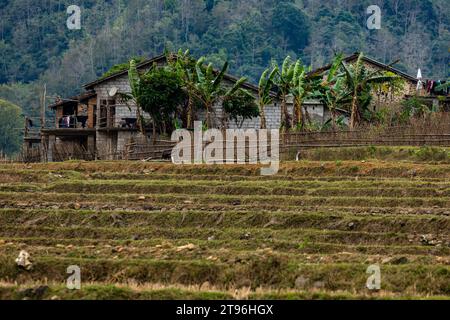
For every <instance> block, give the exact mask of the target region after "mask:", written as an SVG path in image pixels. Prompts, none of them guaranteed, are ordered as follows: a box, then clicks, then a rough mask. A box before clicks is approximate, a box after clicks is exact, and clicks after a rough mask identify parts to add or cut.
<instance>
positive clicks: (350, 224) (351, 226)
mask: <svg viewBox="0 0 450 320" xmlns="http://www.w3.org/2000/svg"><path fill="white" fill-rule="evenodd" d="M347 227H348V228H349V229H350V230H354V229H355V227H356V224H355V223H354V222H350V223H349V224H348V225H347Z"/></svg>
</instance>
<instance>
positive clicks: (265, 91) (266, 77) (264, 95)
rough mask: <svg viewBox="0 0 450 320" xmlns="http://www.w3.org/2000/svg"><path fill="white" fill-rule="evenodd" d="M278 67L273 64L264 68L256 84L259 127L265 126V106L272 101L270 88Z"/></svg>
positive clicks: (263, 127)
mask: <svg viewBox="0 0 450 320" xmlns="http://www.w3.org/2000/svg"><path fill="white" fill-rule="evenodd" d="M278 71H279V70H278V67H277V66H274V67H273V68H272V70H271V69H266V70H265V71H264V72H263V74H262V75H261V79H260V80H259V86H258V98H259V99H258V104H259V113H260V119H261V129H266V128H267V123H266V114H265V110H264V108H265V106H267V105H270V104H271V103H272V102H273V98H272V95H271V90H272V87H273V85H274V80H275V77H276V75H277V73H278Z"/></svg>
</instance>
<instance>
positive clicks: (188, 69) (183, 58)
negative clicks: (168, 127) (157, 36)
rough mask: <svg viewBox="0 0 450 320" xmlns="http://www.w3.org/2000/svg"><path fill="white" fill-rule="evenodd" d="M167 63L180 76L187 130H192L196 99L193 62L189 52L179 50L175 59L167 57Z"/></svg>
mask: <svg viewBox="0 0 450 320" xmlns="http://www.w3.org/2000/svg"><path fill="white" fill-rule="evenodd" d="M168 62H169V64H171V65H172V66H173V68H174V69H175V70H177V72H178V73H179V74H180V76H181V78H182V79H183V83H184V90H185V91H186V94H187V99H188V101H187V112H186V114H187V121H186V122H187V124H186V126H187V128H188V129H192V128H193V125H194V123H193V119H194V116H195V115H194V102H195V99H196V98H195V97H196V86H195V85H196V82H197V80H196V72H195V63H196V62H195V60H194V59H192V58H191V56H190V53H189V50H186V51H184V52H183V51H182V50H181V49H180V50H179V51H178V54H177V56H176V57H173V56H169V57H168Z"/></svg>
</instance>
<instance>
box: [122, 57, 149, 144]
mask: <svg viewBox="0 0 450 320" xmlns="http://www.w3.org/2000/svg"><path fill="white" fill-rule="evenodd" d="M136 65H137V64H136V60H134V59H133V60H131V61H130V68H129V70H128V81H129V83H130V88H131V92H130V93H119V99H120V100H121V101H122V102H123V103H125V104H126V105H127V106H128V108H129V109H130V110H131V107H130V102H131V104H133V105H135V106H136V117H137V125H138V128H139V129H140V131H141V132H142V134H143V135H144V137H146V134H145V125H144V119H143V117H142V110H143V108H142V104H143V101H142V99H143V95H142V93H141V90H140V89H141V88H140V82H141V75H140V74H139V72H138V70H137V66H136Z"/></svg>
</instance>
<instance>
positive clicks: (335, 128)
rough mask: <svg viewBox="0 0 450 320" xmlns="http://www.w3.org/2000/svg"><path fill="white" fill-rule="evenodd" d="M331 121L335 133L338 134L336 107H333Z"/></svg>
mask: <svg viewBox="0 0 450 320" xmlns="http://www.w3.org/2000/svg"><path fill="white" fill-rule="evenodd" d="M331 119H332V122H333V131H334V132H336V131H337V125H336V109H335V107H332V109H331Z"/></svg>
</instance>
